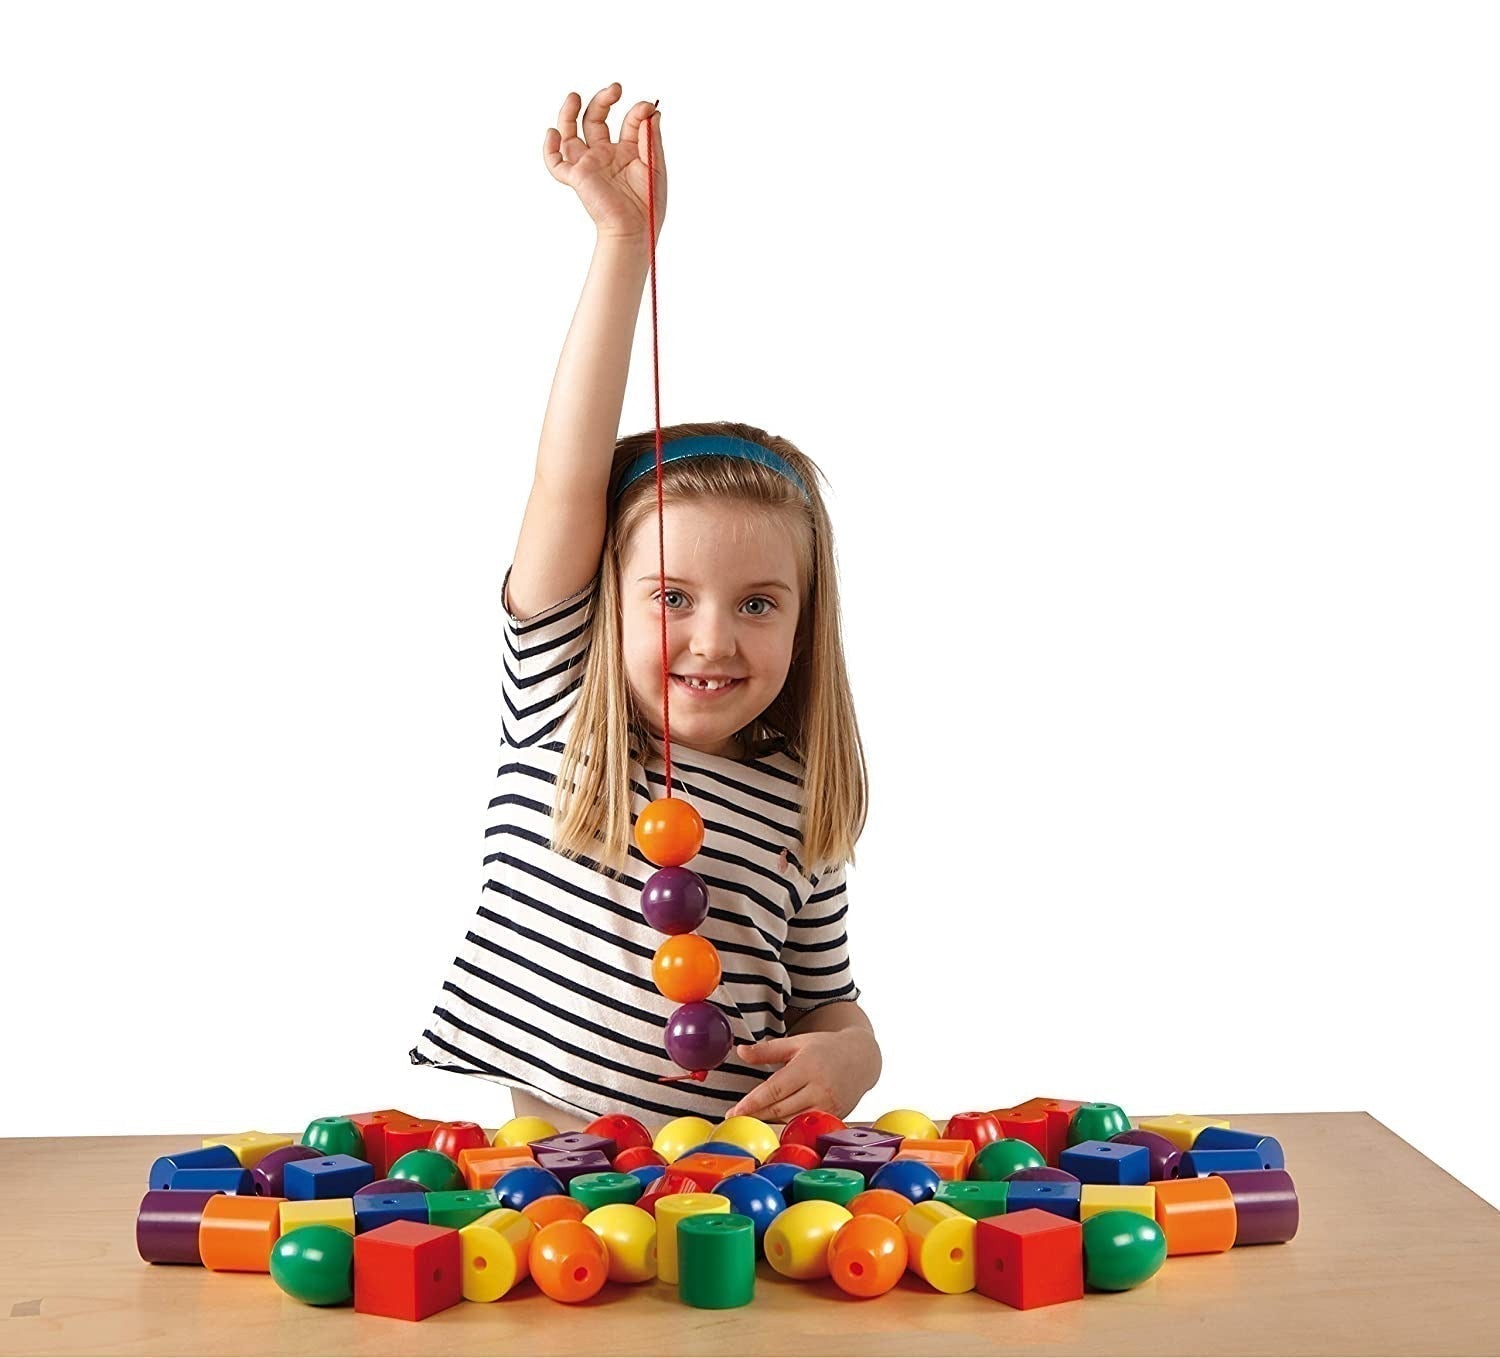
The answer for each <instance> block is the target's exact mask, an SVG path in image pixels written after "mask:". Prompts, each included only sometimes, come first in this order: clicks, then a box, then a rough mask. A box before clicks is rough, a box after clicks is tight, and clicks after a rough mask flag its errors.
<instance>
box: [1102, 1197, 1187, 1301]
mask: <svg viewBox="0 0 1500 1358" xmlns="http://www.w3.org/2000/svg"><path fill="white" fill-rule="evenodd" d="M1166 1260H1167V1237H1166V1236H1165V1235H1164V1234H1163V1233H1162V1229H1161V1227H1160V1226H1158V1225H1157V1224H1156V1222H1154V1221H1153V1220H1152V1219H1151V1218H1150V1217H1148V1216H1146V1215H1145V1214H1144V1213H1141V1212H1124V1211H1114V1212H1100V1213H1098V1214H1097V1215H1096V1216H1091V1217H1090V1218H1089V1219H1088V1220H1087V1221H1085V1222H1084V1223H1083V1276H1084V1281H1085V1282H1087V1283H1088V1285H1089V1286H1090V1287H1097V1288H1099V1289H1100V1290H1101V1291H1104V1292H1124V1291H1125V1290H1126V1289H1127V1288H1131V1287H1139V1286H1140V1285H1141V1284H1142V1283H1143V1282H1145V1281H1146V1279H1147V1278H1150V1277H1152V1276H1153V1275H1154V1274H1155V1273H1156V1271H1157V1269H1159V1268H1160V1267H1161V1266H1162V1265H1163V1264H1164V1263H1166Z"/></svg>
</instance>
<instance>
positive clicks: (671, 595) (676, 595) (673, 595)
mask: <svg viewBox="0 0 1500 1358" xmlns="http://www.w3.org/2000/svg"><path fill="white" fill-rule="evenodd" d="M684 597H686V596H685V595H684V594H683V592H682V591H681V590H680V589H669V590H668V591H667V607H668V608H678V607H680V606H681V605H680V604H677V603H674V602H673V601H674V600H677V599H682V598H684Z"/></svg>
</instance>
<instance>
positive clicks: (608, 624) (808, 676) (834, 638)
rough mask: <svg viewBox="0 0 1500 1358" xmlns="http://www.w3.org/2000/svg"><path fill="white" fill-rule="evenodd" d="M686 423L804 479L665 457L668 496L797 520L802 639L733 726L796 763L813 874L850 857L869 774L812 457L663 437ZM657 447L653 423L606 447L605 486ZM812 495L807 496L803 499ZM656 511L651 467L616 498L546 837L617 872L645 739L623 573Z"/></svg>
mask: <svg viewBox="0 0 1500 1358" xmlns="http://www.w3.org/2000/svg"><path fill="white" fill-rule="evenodd" d="M694 434H728V435H731V436H733V437H735V438H742V439H749V440H751V441H752V442H755V443H760V444H763V445H764V446H765V447H767V448H770V449H771V450H772V451H773V452H776V453H779V454H780V455H781V456H782V457H783V458H785V459H786V460H787V462H788V463H790V464H791V466H792V468H793V469H794V470H795V471H796V473H797V475H798V476H800V477H801V478H802V482H803V484H804V485H805V486H806V487H807V492H808V498H807V499H804V498H803V495H802V492H801V491H800V490H798V489H797V487H796V486H794V485H793V484H792V483H791V482H790V481H788V480H787V479H786V478H785V477H783V476H782V475H780V474H779V473H778V472H775V471H772V470H770V469H769V468H767V467H762V466H761V465H760V464H759V463H755V462H749V461H744V460H741V459H738V458H729V457H693V458H683V459H682V460H680V461H676V462H667V463H664V464H663V467H662V499H663V501H664V502H683V501H692V500H711V501H714V502H716V503H723V502H726V501H738V502H740V503H742V504H744V505H745V506H746V507H747V508H749V509H751V510H752V511H755V512H759V513H764V514H768V515H774V516H776V517H777V518H779V519H781V520H782V521H783V522H787V523H788V524H789V525H790V526H792V527H793V529H794V533H793V538H794V540H795V541H796V543H797V547H798V552H799V555H800V558H801V562H800V564H801V572H800V574H801V588H802V595H803V597H802V608H801V612H800V616H799V618H798V623H797V639H796V642H795V645H794V648H793V652H792V662H791V667H790V669H789V670H788V671H787V677H786V682H785V684H783V685H782V689H781V692H780V693H779V694H777V696H776V698H775V699H774V700H773V701H772V702H771V704H770V706H769V707H767V708H766V709H765V711H764V712H762V713H761V714H760V715H759V716H758V717H756V718H755V719H754V720H753V721H751V722H750V723H749V725H747V726H746V727H744V728H743V729H742V730H741V731H739V732H737V733H736V734H737V735H738V736H739V738H740V740H741V741H742V742H743V744H744V746H745V749H746V753H747V755H748V756H750V757H754V756H756V755H759V754H764V753H769V752H770V750H771V749H773V748H775V747H776V745H777V744H779V743H782V742H784V745H785V748H786V751H787V753H788V754H790V755H791V756H792V757H793V758H795V759H797V760H798V761H800V762H801V764H802V766H803V790H802V823H801V825H800V827H799V829H800V833H801V837H802V853H801V855H800V857H801V860H802V869H803V871H804V873H806V874H808V875H809V876H811V875H813V874H815V873H817V874H821V873H823V872H826V871H827V870H828V869H829V868H831V867H837V866H838V865H839V864H841V863H844V862H850V863H852V862H853V861H854V844H855V841H856V840H857V839H858V838H859V836H860V832H861V831H862V830H863V829H864V824H865V813H866V806H867V800H868V782H869V779H868V771H867V769H866V766H865V757H864V747H863V745H862V744H861V743H860V738H859V726H858V723H857V722H856V721H855V717H854V701H853V698H852V697H851V695H850V691H849V676H848V672H847V670H846V668H845V665H844V647H843V640H842V636H841V632H840V623H839V596H838V580H837V576H836V573H835V565H834V555H833V529H832V525H831V524H830V523H829V519H828V511H827V509H826V507H825V506H824V504H823V497H822V495H821V494H820V492H819V489H818V478H819V477H820V476H821V475H822V474H821V472H819V471H818V469H817V467H816V466H814V464H813V462H812V460H811V459H810V458H809V457H807V456H806V454H804V453H803V452H802V451H801V450H800V449H798V448H797V447H795V446H794V445H793V444H791V443H790V442H788V441H787V440H786V439H784V438H777V437H773V436H772V435H770V434H767V433H766V432H765V431H764V430H763V429H757V428H755V427H754V426H753V425H747V424H737V423H732V422H729V421H714V422H711V423H706V424H676V425H672V426H671V427H670V428H664V429H663V430H662V442H663V443H664V444H665V442H666V441H667V440H668V439H670V438H680V437H683V436H686V435H694ZM655 446H656V435H655V431H654V430H653V431H651V432H649V433H644V434H633V435H631V436H630V437H628V438H623V439H620V440H619V441H618V442H617V443H616V445H615V454H614V460H613V464H612V466H611V468H610V486H611V487H613V485H614V482H615V478H616V477H617V476H618V475H619V473H620V471H621V469H622V468H623V467H624V466H625V465H626V464H627V463H628V462H630V461H631V460H632V459H633V458H635V457H638V456H639V455H640V454H641V453H649V452H651V451H653V449H654V448H655ZM809 500H810V501H811V503H809ZM655 515H656V477H655V475H654V474H652V475H648V476H643V477H641V478H640V479H639V480H638V481H636V482H635V483H634V484H633V485H632V486H630V488H629V489H628V490H626V491H625V492H624V494H623V495H621V496H620V499H619V503H618V504H616V503H614V502H613V500H611V503H610V505H609V508H608V517H607V521H606V525H605V533H604V549H603V553H602V555H601V558H600V562H599V574H598V576H597V577H596V581H595V589H596V593H595V595H594V607H593V616H592V619H591V621H590V626H591V628H592V635H591V638H590V646H589V656H588V663H587V664H586V666H585V669H584V678H583V684H582V688H581V691H580V693H579V697H578V703H577V706H576V708H575V709H574V712H573V722H572V727H571V729H570V731H569V734H568V739H567V742H566V744H565V746H564V750H563V757H562V763H561V766H560V767H559V769H558V775H557V787H556V790H555V793H554V798H553V807H552V823H553V835H552V847H553V848H554V849H555V850H556V851H557V852H558V853H561V854H564V855H566V856H567V857H569V858H576V859H584V860H586V861H591V862H593V863H595V864H596V865H597V866H598V867H599V868H600V869H602V870H603V871H606V872H609V873H611V874H614V875H617V874H618V873H620V872H621V871H623V870H624V868H625V866H626V863H627V862H628V860H629V845H630V840H631V831H632V812H631V786H630V764H631V761H632V760H640V761H642V762H644V759H645V755H646V752H647V751H648V750H649V749H650V747H651V746H650V741H651V736H650V732H649V730H648V728H647V726H646V724H645V721H644V719H643V716H642V714H641V712H640V711H639V710H638V704H637V703H636V701H635V696H634V694H633V693H632V692H631V690H630V686H629V684H628V683H627V681H626V677H625V660H624V648H623V645H622V626H621V619H620V586H619V572H620V563H621V558H622V557H623V555H624V552H625V548H626V545H627V544H628V543H629V542H630V540H631V535H632V534H633V533H634V532H635V530H636V529H637V527H639V526H640V525H641V524H642V523H643V522H645V521H646V520H648V519H654V517H655Z"/></svg>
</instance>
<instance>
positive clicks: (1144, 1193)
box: [1078, 1184, 1156, 1221]
mask: <svg viewBox="0 0 1500 1358" xmlns="http://www.w3.org/2000/svg"><path fill="white" fill-rule="evenodd" d="M1117 1211H1118V1212H1139V1213H1140V1214H1141V1215H1142V1216H1143V1217H1150V1218H1151V1220H1152V1221H1155V1220H1156V1189H1155V1188H1154V1187H1153V1186H1152V1185H1151V1184H1084V1186H1083V1189H1082V1191H1081V1192H1080V1194H1079V1198H1078V1219H1079V1220H1080V1221H1087V1220H1088V1219H1089V1218H1090V1217H1093V1216H1098V1215H1099V1213H1100V1212H1117Z"/></svg>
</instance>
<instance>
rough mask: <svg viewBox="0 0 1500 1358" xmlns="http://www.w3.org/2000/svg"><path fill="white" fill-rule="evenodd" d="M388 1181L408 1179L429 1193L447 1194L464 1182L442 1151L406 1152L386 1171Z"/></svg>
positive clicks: (455, 1166)
mask: <svg viewBox="0 0 1500 1358" xmlns="http://www.w3.org/2000/svg"><path fill="white" fill-rule="evenodd" d="M386 1177H387V1178H388V1179H410V1180H411V1181H412V1182H413V1183H415V1184H421V1185H422V1187H423V1188H425V1189H426V1190H427V1191H428V1192H429V1193H447V1192H449V1191H450V1190H451V1189H455V1188H457V1187H458V1186H459V1185H460V1184H462V1183H463V1181H464V1176H463V1175H462V1174H460V1173H459V1172H458V1166H457V1165H455V1164H454V1163H453V1161H452V1160H450V1159H449V1158H448V1157H447V1156H446V1155H444V1154H443V1153H442V1151H433V1150H420V1151H407V1152H406V1154H405V1155H403V1156H402V1157H401V1158H400V1159H399V1160H397V1161H396V1163H395V1164H394V1165H392V1166H391V1167H390V1169H389V1170H387V1171H386Z"/></svg>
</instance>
